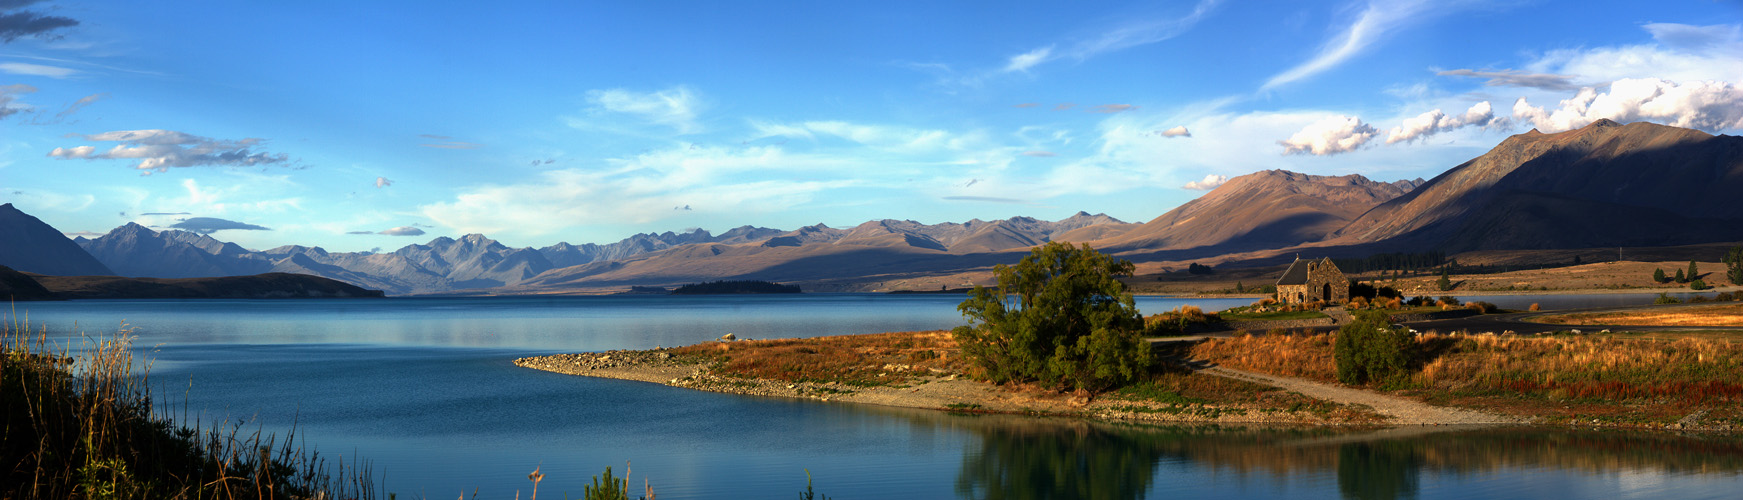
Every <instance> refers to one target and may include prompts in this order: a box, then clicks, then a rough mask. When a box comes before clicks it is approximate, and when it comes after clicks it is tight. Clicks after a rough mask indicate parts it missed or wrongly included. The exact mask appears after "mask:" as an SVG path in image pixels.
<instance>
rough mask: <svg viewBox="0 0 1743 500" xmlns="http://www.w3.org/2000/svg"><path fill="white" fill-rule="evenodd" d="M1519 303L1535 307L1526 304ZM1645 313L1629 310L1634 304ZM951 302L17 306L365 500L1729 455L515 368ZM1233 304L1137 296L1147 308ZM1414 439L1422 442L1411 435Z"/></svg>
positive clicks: (1502, 468) (983, 483)
mask: <svg viewBox="0 0 1743 500" xmlns="http://www.w3.org/2000/svg"><path fill="white" fill-rule="evenodd" d="M1539 300H1541V299H1539ZM1644 300H1645V301H1647V302H1650V300H1651V299H1650V297H1645V298H1644ZM958 301H960V298H959V297H955V296H930V295H911V296H884V295H803V296H752V297H588V298H549V299H547V298H483V299H470V298H441V299H385V300H331V301H81V302H64V303H27V304H22V305H21V307H19V313H21V314H22V313H26V312H28V314H29V316H30V320H31V322H32V323H33V324H42V325H48V326H49V328H50V330H51V334H52V335H55V336H56V338H58V339H60V340H61V341H64V342H72V343H75V344H76V343H78V342H80V339H81V338H83V337H82V336H81V335H78V334H75V333H73V332H74V331H75V330H73V324H74V322H77V324H78V327H77V328H78V330H80V331H83V332H90V333H98V332H112V331H113V330H114V329H115V327H116V325H119V324H120V323H121V322H122V321H124V320H125V321H126V322H127V323H128V324H129V325H131V326H132V327H134V328H135V330H134V334H135V335H137V336H138V340H137V341H136V345H137V346H139V348H140V349H141V350H143V351H147V352H148V356H149V357H151V358H153V359H154V360H155V361H154V364H153V366H152V369H151V377H152V385H153V386H154V387H158V388H159V389H158V395H159V399H160V400H161V399H174V400H180V401H183V402H184V403H185V405H186V407H187V408H188V409H189V412H190V418H192V417H191V416H192V415H197V416H198V417H199V418H201V419H202V420H204V421H206V422H211V421H213V420H214V419H225V418H231V419H234V418H247V419H249V420H250V421H251V422H258V423H259V424H260V425H262V426H264V428H265V429H266V430H269V431H282V430H283V429H285V428H288V427H289V425H290V424H291V422H293V421H295V422H296V423H297V426H298V429H299V437H300V438H302V439H305V440H306V441H307V442H308V443H309V444H311V445H313V446H315V447H316V448H318V449H319V450H320V451H321V452H322V454H323V455H324V456H328V457H329V458H332V457H335V456H343V457H345V458H346V459H347V460H350V459H351V458H352V457H356V456H362V457H365V458H367V459H370V460H372V461H373V463H374V465H375V469H376V471H377V472H378V473H382V474H384V475H385V482H386V491H392V492H397V493H399V494H401V495H408V496H413V497H416V496H428V497H432V498H449V497H452V496H455V495H458V494H459V493H460V492H462V491H465V492H468V493H470V492H472V491H473V490H474V489H475V488H476V490H477V491H478V493H479V498H512V497H513V496H514V495H515V493H516V491H517V490H519V491H520V492H521V493H522V494H525V493H526V492H527V490H528V489H529V486H530V483H528V482H527V481H526V479H525V478H526V474H527V473H528V472H530V471H531V470H532V469H533V468H534V467H542V470H543V471H544V472H545V473H546V479H545V480H544V482H543V483H541V485H540V490H541V492H542V493H545V494H547V495H551V496H552V497H553V498H555V496H554V495H552V492H557V493H559V494H560V493H562V492H568V493H570V494H571V495H579V494H580V491H581V486H582V485H583V484H585V483H587V482H588V481H589V479H590V478H591V476H592V475H594V474H598V473H599V472H600V471H602V470H603V469H604V468H605V467H606V466H613V468H614V470H616V471H617V472H619V473H621V472H622V469H623V465H624V461H626V460H627V461H633V463H634V467H633V469H634V472H633V475H632V478H633V479H632V481H633V482H635V483H640V482H641V479H642V478H648V479H650V480H651V481H652V482H653V485H654V487H655V490H656V492H657V493H658V494H659V495H661V496H662V497H665V498H767V497H777V496H790V495H793V494H796V493H797V492H799V491H800V490H802V489H803V488H804V481H805V471H806V470H807V469H808V470H810V472H811V474H812V476H813V477H814V478H815V480H816V485H817V488H818V490H819V491H820V492H822V493H825V494H828V495H829V496H831V497H834V498H889V497H898V496H905V497H909V498H952V497H970V498H1141V497H1151V498H1167V497H1174V496H1181V495H1184V496H1185V497H1191V498H1261V497H1265V498H1268V497H1290V498H1364V499H1367V498H1465V497H1471V496H1481V497H1488V498H1551V497H1562V498H1568V497H1576V498H1580V497H1583V498H1735V496H1736V492H1738V491H1743V443H1740V442H1737V441H1709V440H1698V439H1688V438H1679V437H1672V436H1660V435H1651V434H1630V433H1605V432H1571V431H1546V430H1541V429H1529V430H1503V431H1496V430H1488V431H1445V430H1444V429H1404V430H1391V431H1381V432H1378V433H1358V434H1347V433H1338V432H1331V431H1326V430H1313V429H1263V428H1231V427H1174V428H1161V427H1148V426H1131V425H1115V424H1092V423H1085V422H1076V421H1054V420H1044V419H1033V418H1019V417H1002V416H979V417H975V416H953V415H948V414H944V413H940V412H933V411H920V410H902V409H892V408H877V407H864V406H847V405H839V404H829V403H820V402H811V401H793V400H785V399H773V398H756V397H746V396H736V395H726V394H714V393H705V392H695V391H688V390H683V389H674V388H668V387H664V386H658V385H652V384H643V383H636V382H625V381H615V380H598V379H589V378H583V377H572V376H565V375H557V374H551V373H546V372H539V371H534V370H527V369H521V368H517V367H514V366H513V365H512V364H510V360H512V359H513V358H516V357H521V356H528V355H536V354H546V353H556V352H575V351H594V350H606V349H620V348H649V347H654V346H659V345H665V346H673V345H683V344H690V343H695V342H700V341H704V340H708V339H712V338H715V337H718V336H720V335H722V334H724V333H728V332H731V333H735V334H737V335H738V336H740V337H750V338H781V337H806V336H817V335H838V334H850V333H869V332H882V331H900V330H921V329H941V328H948V327H951V326H954V325H957V324H960V323H961V321H962V320H961V317H960V316H959V315H958V314H957V312H956V311H955V305H956V303H957V302H958ZM1245 302H1247V301H1246V300H1243V299H1227V300H1192V301H1186V300H1181V299H1165V298H1153V297H1145V298H1140V299H1139V307H1140V308H1141V309H1142V310H1144V311H1145V312H1146V313H1155V312H1160V311H1164V310H1168V309H1172V308H1174V307H1176V306H1178V305H1181V304H1184V303H1192V304H1196V305H1199V306H1201V307H1204V308H1205V309H1207V310H1218V309H1222V308H1225V307H1229V306H1233V305H1241V304H1243V303H1245ZM1428 430H1441V431H1443V432H1433V433H1426V432H1425V431H1428Z"/></svg>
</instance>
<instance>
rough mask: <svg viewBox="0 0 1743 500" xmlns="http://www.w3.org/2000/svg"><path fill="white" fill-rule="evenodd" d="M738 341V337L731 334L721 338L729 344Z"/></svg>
mask: <svg viewBox="0 0 1743 500" xmlns="http://www.w3.org/2000/svg"><path fill="white" fill-rule="evenodd" d="M736 339H738V336H737V335H733V334H730V333H728V334H726V335H721V336H720V340H724V341H728V342H731V341H733V340H736Z"/></svg>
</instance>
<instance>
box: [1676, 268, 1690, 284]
mask: <svg viewBox="0 0 1743 500" xmlns="http://www.w3.org/2000/svg"><path fill="white" fill-rule="evenodd" d="M1676 282H1677V283H1688V282H1689V279H1688V277H1687V276H1683V274H1682V270H1681V269H1678V270H1676Z"/></svg>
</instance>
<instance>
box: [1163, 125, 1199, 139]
mask: <svg viewBox="0 0 1743 500" xmlns="http://www.w3.org/2000/svg"><path fill="white" fill-rule="evenodd" d="M1156 135H1159V136H1162V137H1192V132H1190V131H1188V130H1186V126H1185V125H1181V126H1178V127H1174V128H1171V129H1168V130H1163V131H1161V132H1157V133H1156Z"/></svg>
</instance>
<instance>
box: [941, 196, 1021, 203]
mask: <svg viewBox="0 0 1743 500" xmlns="http://www.w3.org/2000/svg"><path fill="white" fill-rule="evenodd" d="M942 199H944V200H949V201H979V202H985V203H1008V204H1013V205H1034V204H1035V202H1032V201H1029V200H1019V199H1016V198H999V197H996V196H945V197H943V198H942Z"/></svg>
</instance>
